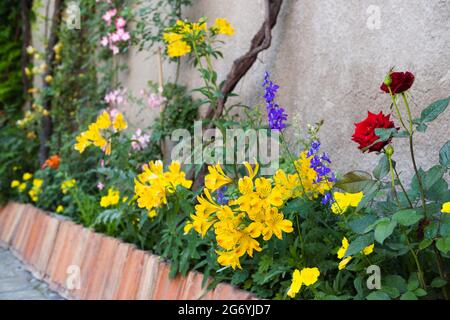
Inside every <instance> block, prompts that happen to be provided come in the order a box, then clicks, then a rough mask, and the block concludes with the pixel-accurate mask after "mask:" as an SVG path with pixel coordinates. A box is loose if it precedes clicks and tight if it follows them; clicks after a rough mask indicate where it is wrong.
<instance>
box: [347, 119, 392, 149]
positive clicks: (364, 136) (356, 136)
mask: <svg viewBox="0 0 450 320" xmlns="http://www.w3.org/2000/svg"><path fill="white" fill-rule="evenodd" d="M390 116H391V115H390V114H388V115H384V114H383V113H382V112H380V113H379V114H374V113H371V112H370V111H369V112H368V115H367V118H366V119H364V120H363V121H361V122H358V123H355V133H353V136H352V140H353V141H355V142H356V143H359V147H358V148H359V149H364V148H366V147H369V146H370V145H371V144H373V143H374V142H375V141H377V140H378V139H379V138H380V137H379V136H377V135H376V134H375V129H377V128H385V129H388V128H395V125H394V122H393V121H391V120H390V119H389V117H390ZM390 142H391V141H390V140H388V141H382V142H378V143H376V144H374V145H373V146H371V147H369V148H368V150H369V152H373V151H381V149H383V147H384V146H385V145H387V144H389V143H390ZM365 151H366V150H364V151H363V152H365Z"/></svg>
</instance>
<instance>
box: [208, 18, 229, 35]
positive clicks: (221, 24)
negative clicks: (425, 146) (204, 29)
mask: <svg viewBox="0 0 450 320" xmlns="http://www.w3.org/2000/svg"><path fill="white" fill-rule="evenodd" d="M213 27H214V28H215V29H217V32H218V33H219V34H224V35H227V36H232V35H233V34H234V29H233V27H232V26H231V24H230V23H229V22H228V21H227V20H226V19H224V18H217V19H216V22H215V24H214V26H213Z"/></svg>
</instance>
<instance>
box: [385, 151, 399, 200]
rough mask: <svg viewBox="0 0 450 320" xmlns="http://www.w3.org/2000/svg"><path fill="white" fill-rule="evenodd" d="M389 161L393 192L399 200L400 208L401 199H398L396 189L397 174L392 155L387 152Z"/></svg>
mask: <svg viewBox="0 0 450 320" xmlns="http://www.w3.org/2000/svg"><path fill="white" fill-rule="evenodd" d="M386 156H387V158H388V161H389V171H390V172H391V184H392V193H393V194H394V197H395V200H396V201H397V206H398V207H399V208H400V200H398V195H397V190H395V175H394V165H393V163H392V155H390V154H389V155H388V154H386Z"/></svg>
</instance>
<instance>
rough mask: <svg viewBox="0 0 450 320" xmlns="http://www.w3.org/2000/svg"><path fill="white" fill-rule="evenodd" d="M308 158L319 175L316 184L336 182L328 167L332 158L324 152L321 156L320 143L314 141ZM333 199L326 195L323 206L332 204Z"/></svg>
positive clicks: (328, 194)
mask: <svg viewBox="0 0 450 320" xmlns="http://www.w3.org/2000/svg"><path fill="white" fill-rule="evenodd" d="M306 156H307V157H308V158H309V157H311V165H310V166H311V168H312V169H314V171H315V172H316V173H317V178H316V180H315V183H319V182H321V181H328V182H329V183H333V182H336V177H335V175H334V173H333V172H332V171H331V169H330V168H329V167H328V164H330V163H331V160H330V157H329V156H328V154H327V153H326V152H323V153H322V154H321V155H320V141H317V140H316V141H313V142H311V144H310V147H309V150H308V153H307V154H306ZM332 202H333V197H332V196H331V194H330V193H328V192H327V193H326V194H325V195H324V197H323V198H322V204H327V203H332Z"/></svg>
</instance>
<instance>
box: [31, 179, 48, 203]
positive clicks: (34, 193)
mask: <svg viewBox="0 0 450 320" xmlns="http://www.w3.org/2000/svg"><path fill="white" fill-rule="evenodd" d="M43 183H44V180H42V179H33V187H32V188H31V189H30V191H28V195H29V196H30V198H31V200H32V201H34V202H36V201H38V195H39V194H40V193H41V186H42V184H43Z"/></svg>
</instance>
